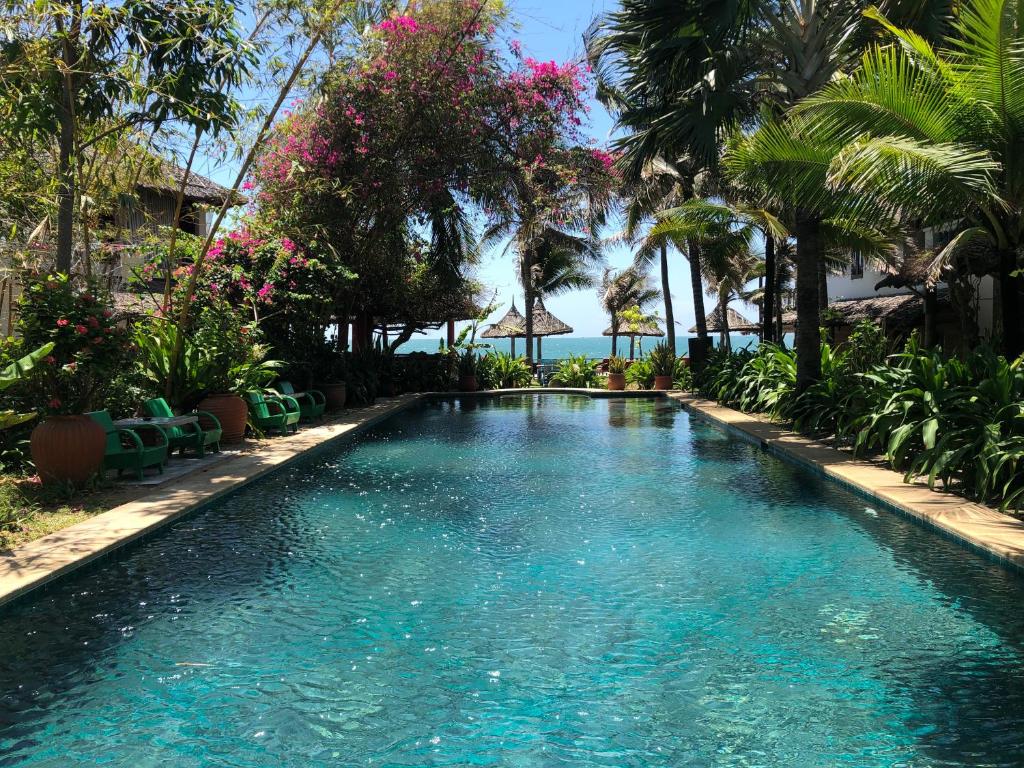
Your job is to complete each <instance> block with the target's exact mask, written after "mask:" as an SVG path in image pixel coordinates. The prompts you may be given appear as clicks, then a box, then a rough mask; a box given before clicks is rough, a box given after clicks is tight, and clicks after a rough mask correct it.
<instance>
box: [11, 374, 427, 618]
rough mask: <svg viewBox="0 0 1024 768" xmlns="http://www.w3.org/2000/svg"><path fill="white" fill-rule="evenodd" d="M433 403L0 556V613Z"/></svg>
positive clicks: (274, 451) (308, 433) (278, 442)
mask: <svg viewBox="0 0 1024 768" xmlns="http://www.w3.org/2000/svg"><path fill="white" fill-rule="evenodd" d="M429 397H431V395H429V394H422V393H417V394H409V395H400V396H398V397H396V398H389V399H387V400H382V401H380V402H378V403H376V404H374V405H371V406H367V407H365V408H359V409H353V410H352V411H349V412H343V413H342V414H340V416H339V417H338V418H336V419H334V420H331V421H329V422H327V423H325V424H316V425H310V426H307V427H306V428H305V429H303V430H300V431H299V432H298V433H296V434H294V435H289V436H287V437H281V438H277V439H275V440H274V441H273V442H271V443H269V444H268V445H267V446H266V447H265V448H263V449H261V450H258V451H253V452H250V453H244V454H240V455H238V456H235V457H232V458H229V459H227V460H225V461H223V462H220V463H218V464H215V465H213V466H210V467H208V468H197V469H196V470H195V471H193V472H191V473H188V474H186V475H183V476H182V477H181V478H180V481H181V482H176V483H168V484H167V485H166V486H163V485H161V486H156V487H155V488H154V490H153V491H152V492H151V493H147V494H145V495H143V496H141V497H140V498H138V499H134V500H133V501H129V502H127V503H125V504H121V505H118V506H116V507H114V508H112V509H109V510H107V511H106V512H101V513H100V514H98V515H94V516H92V517H90V518H88V519H86V520H83V521H81V522H79V523H76V524H75V525H71V526H68V527H67V528H62V529H61V530H59V531H54V532H53V533H50V534H47V535H46V536H42V537H40V538H38V539H34V540H33V541H30V542H27V543H25V544H22V545H20V546H18V547H15V548H13V549H12V550H10V551H9V552H7V553H4V554H0V608H3V607H7V606H8V605H10V604H11V603H12V602H15V601H17V600H18V599H20V598H22V597H24V596H26V595H28V594H30V593H32V592H35V591H36V590H38V589H41V588H43V587H45V586H46V585H47V584H50V583H51V582H53V581H55V580H58V579H61V578H63V577H65V576H67V575H68V574H70V573H72V572H74V571H77V570H79V569H80V568H83V567H85V566H87V565H89V564H91V563H94V562H96V561H97V560H100V559H102V558H104V557H106V556H108V555H110V554H111V553H113V552H115V551H117V550H119V549H121V548H123V547H125V546H128V545H130V544H132V543H133V542H136V541H138V540H140V539H143V538H145V537H147V536H149V535H151V534H152V533H154V532H156V531H157V530H159V529H161V528H163V527H165V526H167V525H169V524H171V523H173V522H174V521H176V520H179V519H181V518H182V517H185V516H187V515H189V514H192V513H193V512H196V511H198V510H199V509H202V508H203V507H205V506H206V505H208V504H210V503H212V502H214V501H216V500H217V499H220V498H222V497H224V496H226V495H228V494H230V493H233V492H235V491H237V490H239V489H241V488H244V487H245V486H247V485H249V484H251V483H253V482H256V481H257V480H259V479H261V478H264V477H266V476H267V475H268V474H270V473H272V472H275V471H276V470H278V469H280V468H282V467H285V466H287V465H289V464H291V463H293V462H295V461H297V460H299V459H301V458H304V457H307V456H309V455H311V454H313V453H315V452H317V451H319V450H322V449H324V448H326V447H328V446H330V445H331V444H333V443H335V442H337V441H340V440H343V439H346V438H352V437H355V436H357V435H359V434H361V433H363V432H365V431H367V430H368V429H370V428H372V427H374V426H376V425H377V424H379V423H380V422H382V421H384V420H385V419H388V418H390V417H391V416H393V415H395V414H397V413H400V412H402V411H405V410H408V409H409V408H411V407H412V406H413V405H415V404H417V403H420V402H423V401H424V400H425V399H427V398H429Z"/></svg>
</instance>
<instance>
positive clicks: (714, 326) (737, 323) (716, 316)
mask: <svg viewBox="0 0 1024 768" xmlns="http://www.w3.org/2000/svg"><path fill="white" fill-rule="evenodd" d="M721 319H722V310H721V309H720V308H719V307H715V308H714V309H713V310H711V312H709V313H708V316H707V324H708V330H709V331H721V330H723V328H722V323H721ZM726 319H727V321H728V322H727V323H726V327H727V328H728V329H729V331H730V332H733V331H735V332H736V333H757V332H758V330H759V328H760V326H758V324H757V323H752V322H750V321H749V320H747V318H745V317H744V316H743V315H741V314H740V313H739V312H737V311H736V310H735V309H732V308H731V307H730V308H729V310H728V314H727V315H726ZM696 332H697V326H696V325H695V326H693V327H692V328H690V333H696Z"/></svg>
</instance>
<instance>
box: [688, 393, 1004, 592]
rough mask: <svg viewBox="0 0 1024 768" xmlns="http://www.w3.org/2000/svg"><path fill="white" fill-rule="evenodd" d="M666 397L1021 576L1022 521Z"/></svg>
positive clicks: (745, 419)
mask: <svg viewBox="0 0 1024 768" xmlns="http://www.w3.org/2000/svg"><path fill="white" fill-rule="evenodd" d="M668 397H669V398H671V399H672V400H675V401H677V402H678V403H679V404H680V406H682V407H683V408H684V409H685V410H686V411H687V412H688V413H690V414H692V415H694V416H696V417H698V418H700V419H702V420H703V421H706V422H708V423H710V424H712V425H714V426H717V427H718V428H720V429H723V430H724V431H725V432H727V433H729V434H731V435H732V436H734V437H737V438H739V439H742V440H745V441H746V442H748V443H753V444H754V445H757V446H759V447H761V448H762V449H764V450H767V451H768V452H769V453H771V454H773V455H775V456H777V457H779V458H782V459H784V460H787V461H790V462H792V463H794V464H797V465H800V466H802V467H805V468H807V469H810V470H811V471H813V472H815V473H816V474H819V475H822V476H823V477H826V478H828V479H829V480H831V481H832V482H835V483H837V484H838V485H839V486H841V487H844V488H847V489H848V490H852V491H854V492H855V493H857V494H858V495H860V496H862V497H864V498H866V499H869V500H871V501H874V502H876V503H878V504H880V505H881V506H883V507H885V508H886V509H887V510H888V511H890V512H895V513H897V514H900V515H901V516H904V517H907V518H910V519H912V520H913V521H915V522H917V523H920V524H922V525H923V526H925V527H926V528H929V529H931V530H933V531H935V532H937V533H939V534H941V535H942V536H944V537H945V538H947V539H950V540H952V541H955V542H957V543H958V544H960V545H961V546H964V547H965V548H967V549H969V550H971V551H974V552H976V553H979V554H981V555H983V556H985V557H987V558H988V559H989V560H991V561H993V562H995V563H998V564H999V565H1001V566H1003V567H1005V568H1007V569H1008V570H1010V571H1012V572H1014V573H1016V574H1017V575H1020V576H1024V521H1022V520H1019V519H1017V518H1015V517H1012V516H1011V515H1008V514H1006V513H1003V512H1000V511H999V510H997V509H994V508H992V507H988V506H985V505H983V504H978V503H976V502H972V501H970V500H969V499H965V498H963V497H962V496H957V495H955V494H953V493H949V492H945V491H939V490H932V489H930V488H928V487H927V486H926V485H923V484H920V483H905V482H904V481H903V473H902V472H897V471H895V470H892V469H887V468H885V467H881V466H878V465H877V464H873V463H871V462H867V461H863V460H860V459H855V458H854V457H853V456H852V455H850V454H849V453H846V452H843V451H840V450H838V449H836V448H833V447H832V446H830V445H827V444H825V443H823V442H822V441H820V440H815V439H814V438H809V437H805V436H803V435H800V434H798V433H796V432H791V431H789V430H786V429H785V428H784V427H781V426H780V425H778V424H775V423H773V422H771V421H768V420H767V419H764V418H759V417H758V416H755V415H751V414H747V413H743V412H741V411H737V410H734V409H732V408H727V407H725V406H722V405H719V404H718V403H716V402H714V401H710V400H705V399H702V398H699V397H695V396H693V395H689V394H686V393H681V392H673V393H669V395H668Z"/></svg>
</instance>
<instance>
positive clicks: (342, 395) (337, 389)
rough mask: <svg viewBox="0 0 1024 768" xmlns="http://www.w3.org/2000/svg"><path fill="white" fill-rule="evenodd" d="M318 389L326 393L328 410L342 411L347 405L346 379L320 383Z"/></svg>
mask: <svg viewBox="0 0 1024 768" xmlns="http://www.w3.org/2000/svg"><path fill="white" fill-rule="evenodd" d="M317 389H319V390H320V391H321V392H323V393H324V399H325V400H326V401H327V410H328V411H340V410H341V409H342V408H344V407H345V400H346V399H347V395H348V391H347V390H346V389H345V382H344V381H341V382H338V383H336V384H319V385H317Z"/></svg>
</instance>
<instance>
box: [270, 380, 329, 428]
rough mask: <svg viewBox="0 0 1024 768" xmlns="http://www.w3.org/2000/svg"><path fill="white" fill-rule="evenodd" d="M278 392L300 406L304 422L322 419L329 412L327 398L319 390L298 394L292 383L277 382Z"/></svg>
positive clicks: (309, 390) (308, 390)
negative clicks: (325, 412)
mask: <svg viewBox="0 0 1024 768" xmlns="http://www.w3.org/2000/svg"><path fill="white" fill-rule="evenodd" d="M277 392H279V393H280V394H282V395H287V396H288V397H291V398H292V399H294V400H295V401H296V402H297V403H298V404H299V411H300V412H301V414H302V421H313V420H315V419H322V418H323V416H324V411H325V410H327V397H326V396H325V395H324V393H323V392H321V391H320V390H319V389H307V390H306V391H305V392H296V391H295V387H293V386H292V383H291V382H290V381H279V382H277Z"/></svg>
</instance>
